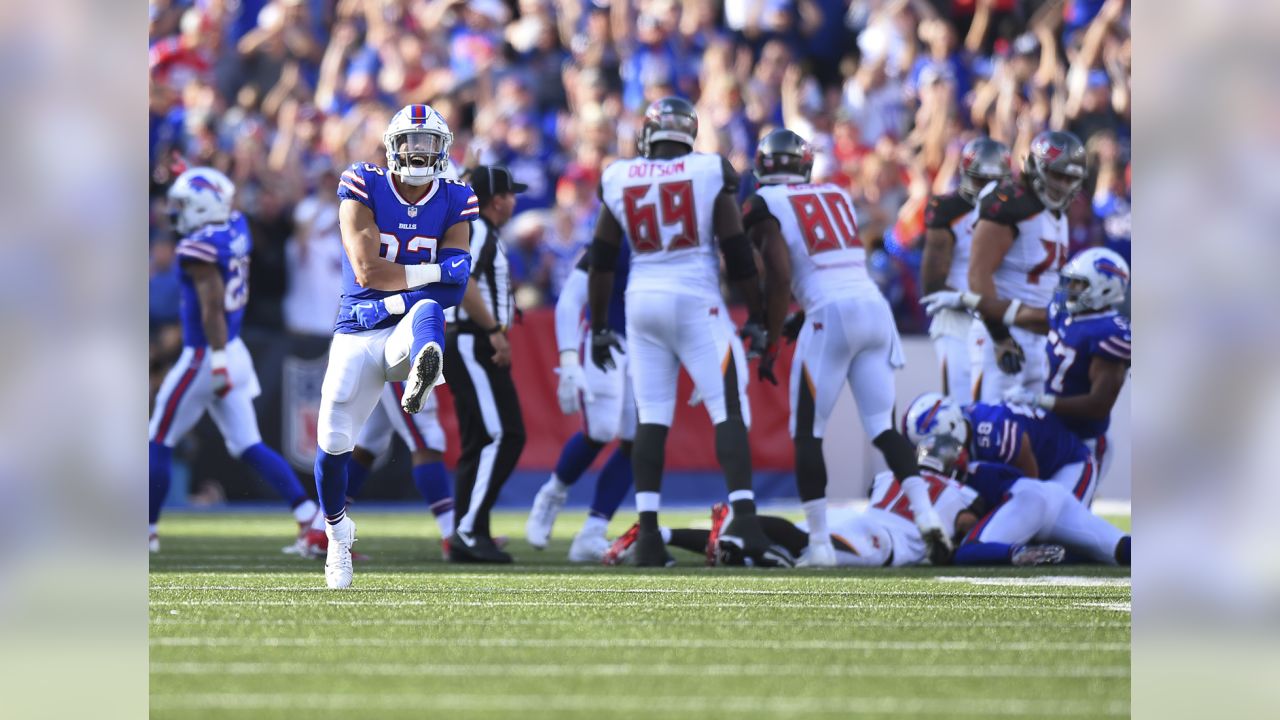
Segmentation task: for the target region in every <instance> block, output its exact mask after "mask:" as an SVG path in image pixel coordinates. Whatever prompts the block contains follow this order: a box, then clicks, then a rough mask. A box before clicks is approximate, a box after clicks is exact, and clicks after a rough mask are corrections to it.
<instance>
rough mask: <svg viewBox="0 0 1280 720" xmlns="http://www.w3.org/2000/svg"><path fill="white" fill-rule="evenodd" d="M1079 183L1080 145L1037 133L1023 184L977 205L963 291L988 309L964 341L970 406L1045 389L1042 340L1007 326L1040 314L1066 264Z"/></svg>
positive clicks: (1003, 186) (1063, 135) (1065, 135)
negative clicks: (1025, 308) (1023, 310)
mask: <svg viewBox="0 0 1280 720" xmlns="http://www.w3.org/2000/svg"><path fill="white" fill-rule="evenodd" d="M1084 177H1085V150H1084V145H1083V144H1082V143H1081V142H1080V139H1079V138H1077V137H1076V136H1075V135H1072V134H1071V133H1069V132H1057V131H1047V132H1042V133H1040V134H1039V135H1036V136H1035V138H1034V139H1033V140H1032V141H1031V151H1030V153H1029V154H1028V155H1027V159H1026V162H1025V165H1024V167H1023V171H1022V176H1021V177H1020V178H1018V179H1017V180H1009V181H1006V182H1003V183H1000V184H999V185H998V186H997V187H996V188H995V189H994V190H992V191H991V192H988V193H987V194H986V195H985V196H984V197H983V198H982V199H981V200H980V201H979V202H978V222H977V223H976V224H975V225H974V228H973V247H972V249H971V251H970V255H969V278H968V279H969V291H970V292H973V293H975V294H977V295H979V296H981V297H984V298H988V299H989V300H990V301H991V303H990V305H989V308H988V309H989V311H982V312H980V317H981V320H982V322H979V323H973V325H972V328H971V330H970V333H969V339H970V344H969V348H970V363H971V372H972V375H973V399H974V401H976V402H985V403H995V402H999V401H1000V399H1001V398H1002V397H1004V395H1005V393H1006V392H1007V391H1008V390H1010V389H1011V388H1014V387H1024V388H1027V389H1028V390H1032V391H1035V390H1038V389H1039V388H1040V386H1041V385H1042V384H1043V383H1044V380H1045V377H1046V369H1045V367H1046V363H1045V356H1044V353H1043V352H1041V348H1043V347H1044V336H1043V335H1038V334H1036V333H1033V332H1031V331H1029V330H1025V329H1023V328H1013V329H1010V328H1009V327H1008V325H1010V324H1012V319H1013V318H1014V317H1015V316H1016V315H1017V313H1018V308H1019V307H1021V306H1022V305H1023V304H1027V305H1032V306H1034V307H1044V306H1046V305H1048V304H1049V300H1050V298H1052V296H1053V293H1054V291H1055V290H1056V289H1057V287H1058V271H1059V270H1061V269H1062V266H1063V265H1064V264H1065V263H1066V261H1067V242H1068V239H1069V234H1068V228H1067V214H1066V207H1067V205H1068V204H1069V203H1070V202H1071V199H1072V198H1073V197H1075V194H1076V192H1078V191H1079V189H1080V186H1081V184H1082V183H1083V182H1084ZM1006 321H1008V322H1006Z"/></svg>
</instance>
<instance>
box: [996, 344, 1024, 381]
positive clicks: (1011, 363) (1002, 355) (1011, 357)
mask: <svg viewBox="0 0 1280 720" xmlns="http://www.w3.org/2000/svg"><path fill="white" fill-rule="evenodd" d="M994 350H995V353H996V365H997V366H998V367H999V368H1000V372H1002V373H1004V374H1005V375H1017V374H1018V373H1019V372H1021V371H1022V363H1023V362H1024V361H1025V360H1026V359H1027V357H1026V355H1025V354H1024V353H1023V352H1022V346H1020V345H1018V341H1017V340H1014V339H1013V338H1011V337H1008V338H1005V339H1004V340H1001V341H999V342H997V343H996V344H995V348H994Z"/></svg>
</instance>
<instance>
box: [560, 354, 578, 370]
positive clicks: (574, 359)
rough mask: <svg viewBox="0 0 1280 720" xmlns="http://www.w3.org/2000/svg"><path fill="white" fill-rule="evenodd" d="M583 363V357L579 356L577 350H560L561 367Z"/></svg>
mask: <svg viewBox="0 0 1280 720" xmlns="http://www.w3.org/2000/svg"><path fill="white" fill-rule="evenodd" d="M581 364H582V359H581V358H579V357H578V351H577V350H561V351H560V367H562V368H565V367H570V366H578V365H581Z"/></svg>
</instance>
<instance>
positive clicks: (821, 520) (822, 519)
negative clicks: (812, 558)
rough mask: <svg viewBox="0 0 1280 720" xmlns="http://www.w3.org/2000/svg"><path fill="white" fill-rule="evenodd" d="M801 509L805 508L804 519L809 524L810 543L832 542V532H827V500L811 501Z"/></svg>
mask: <svg viewBox="0 0 1280 720" xmlns="http://www.w3.org/2000/svg"><path fill="white" fill-rule="evenodd" d="M800 507H802V508H804V519H805V520H806V521H807V522H808V523H809V543H810V544H816V543H829V542H831V532H830V531H828V530H827V499H826V498H818V499H817V500H810V501H808V502H806V503H801V505H800Z"/></svg>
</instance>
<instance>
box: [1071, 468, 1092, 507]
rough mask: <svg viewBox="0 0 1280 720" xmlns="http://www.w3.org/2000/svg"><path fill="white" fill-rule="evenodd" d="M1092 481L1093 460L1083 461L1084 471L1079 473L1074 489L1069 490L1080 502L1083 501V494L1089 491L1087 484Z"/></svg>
mask: <svg viewBox="0 0 1280 720" xmlns="http://www.w3.org/2000/svg"><path fill="white" fill-rule="evenodd" d="M1091 482H1093V460H1092V459H1089V460H1085V461H1084V472H1082V473H1080V480H1079V482H1077V483H1076V489H1075V490H1072V491H1071V494H1072V495H1075V496H1076V499H1077V500H1079V501H1080V502H1084V495H1085V493H1086V492H1088V491H1089V484H1090V483H1091Z"/></svg>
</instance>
